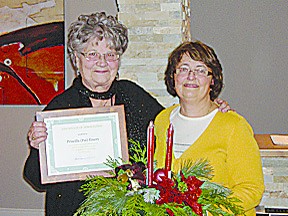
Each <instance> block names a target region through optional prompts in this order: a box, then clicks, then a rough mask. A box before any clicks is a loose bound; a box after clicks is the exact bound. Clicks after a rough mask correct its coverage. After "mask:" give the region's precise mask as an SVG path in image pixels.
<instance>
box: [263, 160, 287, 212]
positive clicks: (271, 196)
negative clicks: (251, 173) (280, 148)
mask: <svg viewBox="0 0 288 216" xmlns="http://www.w3.org/2000/svg"><path fill="white" fill-rule="evenodd" d="M262 164H263V173H264V181H265V192H264V195H263V198H262V201H261V204H260V206H273V207H286V208H288V155H287V157H285V156H284V157H262Z"/></svg>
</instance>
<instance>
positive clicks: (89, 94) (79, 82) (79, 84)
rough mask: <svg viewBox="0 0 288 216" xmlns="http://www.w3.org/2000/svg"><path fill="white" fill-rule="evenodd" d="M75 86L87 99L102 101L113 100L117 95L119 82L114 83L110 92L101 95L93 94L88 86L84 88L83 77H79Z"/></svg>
mask: <svg viewBox="0 0 288 216" xmlns="http://www.w3.org/2000/svg"><path fill="white" fill-rule="evenodd" d="M74 84H75V85H76V86H77V88H78V90H79V92H80V93H81V94H82V95H85V96H87V97H90V98H94V99H101V100H105V99H110V98H112V96H113V95H115V94H116V89H117V81H116V80H114V81H113V82H112V84H111V86H110V88H109V89H108V91H106V92H101V93H99V92H93V91H91V90H90V89H88V88H87V87H86V86H84V85H83V83H82V77H81V76H78V77H77V79H75V81H74Z"/></svg>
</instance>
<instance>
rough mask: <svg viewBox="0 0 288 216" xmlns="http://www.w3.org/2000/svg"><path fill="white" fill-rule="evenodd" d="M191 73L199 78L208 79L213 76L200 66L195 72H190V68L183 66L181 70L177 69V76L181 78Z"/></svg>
mask: <svg viewBox="0 0 288 216" xmlns="http://www.w3.org/2000/svg"><path fill="white" fill-rule="evenodd" d="M191 72H192V73H194V75H195V76H197V77H208V76H210V75H212V74H213V73H212V72H211V71H209V70H208V69H207V68H206V67H204V66H198V67H196V68H194V69H193V70H190V68H189V67H188V66H181V67H180V68H177V69H176V74H177V75H179V76H188V75H189V74H190V73H191Z"/></svg>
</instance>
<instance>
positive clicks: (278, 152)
mask: <svg viewBox="0 0 288 216" xmlns="http://www.w3.org/2000/svg"><path fill="white" fill-rule="evenodd" d="M254 137H255V139H256V141H257V143H258V146H259V149H260V154H261V156H263V157H288V146H287V145H275V144H274V143H273V142H272V139H271V137H270V134H255V135H254Z"/></svg>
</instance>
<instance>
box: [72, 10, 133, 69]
mask: <svg viewBox="0 0 288 216" xmlns="http://www.w3.org/2000/svg"><path fill="white" fill-rule="evenodd" d="M95 38H97V39H98V40H99V41H101V40H103V38H105V39H106V40H107V41H108V45H109V48H110V49H114V50H115V51H116V52H117V53H118V54H119V55H122V54H123V53H124V52H125V50H126V49H127V46H128V30H127V27H126V26H124V25H123V24H121V23H120V22H119V21H118V20H117V18H116V17H114V16H111V15H106V13H105V12H96V13H92V14H91V15H80V16H79V17H78V20H77V21H75V22H73V23H72V24H71V25H70V27H69V31H68V42H67V46H68V55H69V58H70V60H71V62H72V64H73V66H74V68H76V56H75V51H76V52H77V53H81V52H82V50H83V49H84V47H85V46H86V43H87V42H88V41H89V40H93V39H95Z"/></svg>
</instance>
